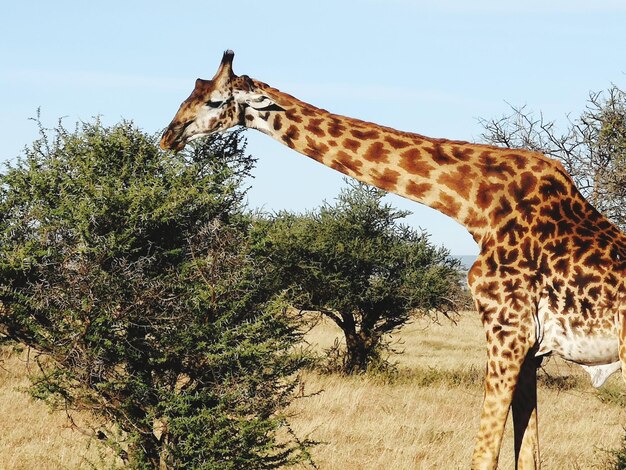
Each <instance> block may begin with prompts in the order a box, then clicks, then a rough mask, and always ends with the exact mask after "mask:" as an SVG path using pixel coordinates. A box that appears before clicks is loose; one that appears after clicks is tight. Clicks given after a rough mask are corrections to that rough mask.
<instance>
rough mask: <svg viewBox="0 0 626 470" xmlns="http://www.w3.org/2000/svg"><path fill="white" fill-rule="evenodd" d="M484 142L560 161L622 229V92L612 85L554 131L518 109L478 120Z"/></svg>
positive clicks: (625, 124) (625, 111)
mask: <svg viewBox="0 0 626 470" xmlns="http://www.w3.org/2000/svg"><path fill="white" fill-rule="evenodd" d="M481 122H482V125H483V127H484V129H485V132H484V133H483V135H482V137H483V139H484V140H486V141H487V142H490V143H494V144H497V145H504V146H507V147H511V148H527V149H530V150H536V151H539V152H542V153H544V154H546V155H549V156H550V157H553V158H556V159H558V160H560V161H561V162H562V163H563V165H564V166H565V169H566V170H567V171H568V172H569V174H570V175H571V176H572V179H573V180H574V183H575V184H576V186H577V187H578V189H579V190H580V191H581V192H582V194H583V195H584V196H585V197H586V198H587V200H588V201H589V202H590V203H591V204H593V205H594V206H595V207H596V209H598V210H599V211H600V212H602V213H603V214H604V215H605V216H606V217H608V218H609V219H611V220H612V221H613V222H614V223H615V224H617V225H618V226H620V227H621V228H622V229H623V230H626V211H624V206H625V205H626V93H625V92H624V91H622V90H620V89H619V88H618V87H617V86H612V87H610V88H609V89H608V90H607V91H606V92H600V93H591V94H590V95H589V99H588V102H587V107H586V109H585V110H584V111H583V112H582V113H581V115H580V116H579V117H578V118H575V119H573V120H570V121H569V124H568V126H567V128H566V129H565V130H564V131H563V132H560V131H559V130H558V128H557V126H556V124H555V123H554V122H553V121H547V120H545V119H544V117H543V115H539V117H537V116H535V115H534V114H533V113H531V112H528V111H526V110H525V109H524V108H513V112H512V113H511V114H510V115H508V116H504V117H502V118H500V119H492V120H482V121H481Z"/></svg>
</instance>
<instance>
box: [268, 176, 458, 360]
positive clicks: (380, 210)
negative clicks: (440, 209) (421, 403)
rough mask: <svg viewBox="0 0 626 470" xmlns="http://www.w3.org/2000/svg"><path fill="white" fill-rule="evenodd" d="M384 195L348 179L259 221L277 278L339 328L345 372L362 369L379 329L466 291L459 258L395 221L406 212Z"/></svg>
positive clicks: (444, 307)
mask: <svg viewBox="0 0 626 470" xmlns="http://www.w3.org/2000/svg"><path fill="white" fill-rule="evenodd" d="M384 195H385V193H384V192H383V191H380V190H378V189H375V188H372V187H369V186H366V185H364V184H360V183H351V184H350V186H349V187H348V188H347V189H344V190H343V191H342V192H341V194H340V195H339V197H338V198H337V200H336V203H335V204H332V205H331V204H325V205H323V206H322V207H320V208H319V210H317V211H311V212H308V213H305V214H303V215H296V214H289V213H284V212H283V213H279V214H277V215H276V216H275V217H272V218H271V219H269V220H265V221H261V222H260V223H259V224H258V229H259V230H258V231H259V232H260V233H261V235H260V236H259V237H258V238H259V241H258V242H257V250H259V251H261V252H263V253H265V256H266V257H267V258H268V259H269V260H270V261H271V269H272V270H273V272H274V276H275V277H274V278H275V282H276V283H277V284H279V285H281V286H283V287H288V288H289V289H290V290H289V292H290V297H289V298H290V299H291V301H292V303H293V304H294V305H295V306H297V307H298V308H300V309H304V310H318V311H320V312H322V313H323V314H324V315H326V316H327V317H328V318H330V319H332V320H333V321H334V322H335V323H336V324H337V325H338V326H339V327H340V328H341V329H342V330H343V332H344V334H345V337H346V347H347V354H346V357H345V362H344V370H345V371H347V372H351V371H363V370H365V369H366V368H367V367H368V364H369V363H370V362H371V361H372V360H373V359H375V358H376V357H378V354H379V353H380V346H381V340H382V338H383V336H384V335H385V334H387V333H390V332H392V331H394V330H395V329H397V328H399V327H400V326H402V325H404V324H405V323H406V322H407V321H409V319H410V318H411V316H412V315H415V314H418V313H421V314H431V313H434V312H437V311H438V312H443V313H446V314H447V313H449V312H452V311H456V310H457V309H458V308H459V306H460V305H462V304H463V300H464V299H465V297H464V295H463V289H462V287H461V285H460V275H459V262H458V261H457V260H455V259H453V258H451V257H450V256H449V253H448V251H447V250H446V249H444V248H437V247H435V246H433V245H432V244H431V243H430V242H429V240H428V236H427V235H426V234H425V233H424V232H418V231H415V230H413V229H411V228H409V227H407V226H404V225H402V224H400V222H399V221H400V219H402V218H403V217H404V216H406V215H407V213H406V212H403V211H399V210H397V209H395V208H393V207H392V206H391V205H389V204H387V203H385V202H384V201H383V198H384Z"/></svg>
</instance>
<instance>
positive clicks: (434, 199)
mask: <svg viewBox="0 0 626 470" xmlns="http://www.w3.org/2000/svg"><path fill="white" fill-rule="evenodd" d="M233 57H234V53H233V52H232V51H226V52H225V53H224V56H223V59H222V62H221V64H220V66H219V69H218V71H217V73H216V74H215V76H214V77H213V79H212V80H202V79H198V80H196V83H195V88H194V90H193V92H192V93H191V95H190V96H189V98H187V99H186V100H185V101H184V102H183V103H182V104H181V105H180V108H179V110H178V112H177V113H176V115H175V116H174V118H173V120H172V122H171V124H170V125H169V127H168V128H167V129H166V130H165V132H164V133H163V136H162V138H161V142H160V145H161V147H162V148H163V149H169V150H175V151H179V150H181V149H183V148H184V147H185V145H186V144H187V143H188V142H189V141H191V140H193V139H196V138H199V137H201V136H205V135H209V134H212V133H215V132H220V131H224V130H227V129H229V128H231V127H234V126H238V125H240V126H245V127H248V128H252V129H257V130H259V131H261V132H263V133H265V134H267V135H269V136H270V137H273V138H274V139H276V140H278V141H279V142H281V143H282V144H284V145H286V146H288V147H289V148H291V149H293V150H295V151H297V152H299V153H302V154H304V155H306V156H308V157H310V158H312V159H314V160H316V161H318V162H320V163H322V164H324V165H326V166H329V167H331V168H333V169H335V170H338V171H340V172H341V173H344V174H346V175H348V176H351V177H354V178H356V179H357V180H360V181H363V182H365V183H368V184H371V185H374V186H377V187H379V188H381V189H383V190H386V191H390V192H393V193H396V194H399V195H401V196H404V197H406V198H408V199H411V200H413V201H416V202H418V203H422V204H425V205H427V206H429V207H432V208H434V209H436V210H438V211H440V212H442V213H443V214H445V215H447V216H449V217H451V218H452V219H454V220H456V221H457V222H459V223H461V224H462V225H463V226H464V227H465V228H466V229H467V230H468V231H469V232H470V234H471V235H472V236H473V238H474V240H475V241H476V242H477V244H478V245H479V248H480V254H479V256H478V258H477V260H476V262H475V263H474V265H473V266H472V267H471V269H470V272H469V276H468V284H469V287H470V290H471V292H472V295H473V298H474V302H475V305H476V309H477V311H478V313H479V315H480V318H481V321H482V324H483V326H484V330H485V337H486V341H487V364H486V372H485V382H484V399H483V406H482V412H481V416H480V425H479V429H478V432H477V437H476V442H475V446H474V451H473V455H472V468H475V469H493V468H496V466H497V463H498V455H499V452H500V446H501V441H502V435H503V432H504V427H505V424H506V421H507V419H508V415H509V410H511V411H512V415H513V427H514V446H515V459H516V462H515V463H516V468H520V469H522V468H523V469H527V468H534V469H536V468H539V467H540V455H539V443H538V426H537V374H536V370H537V367H538V366H539V363H540V362H541V359H542V358H543V357H544V356H547V355H550V354H555V355H558V356H561V357H563V358H564V359H566V360H569V361H572V362H574V363H578V364H580V365H583V366H585V368H586V370H587V371H588V372H589V373H590V375H591V376H592V379H593V383H594V385H597V386H599V385H601V384H602V382H603V381H604V380H605V379H606V377H607V376H608V375H610V374H611V373H613V372H616V371H617V370H619V369H620V365H621V364H623V363H624V361H626V342H625V338H626V322H624V314H625V313H626V302H625V300H626V285H625V284H626V276H625V273H626V235H624V234H622V233H621V232H620V231H619V230H618V229H617V228H616V227H615V226H614V225H613V224H612V223H611V222H610V221H609V220H607V219H606V218H605V217H604V216H602V215H601V214H600V213H599V212H597V211H596V210H595V209H594V208H593V207H592V206H591V205H590V204H589V203H588V202H587V201H586V200H585V199H584V198H583V196H582V195H581V194H580V192H579V191H578V190H577V189H576V187H575V186H574V184H573V182H572V180H571V178H570V177H569V175H568V174H567V172H566V171H565V169H564V168H563V166H562V165H561V164H560V163H559V162H558V161H556V160H553V159H550V158H548V157H546V156H544V155H543V154H540V153H536V152H531V151H526V150H513V149H507V148H500V147H494V146H489V145H482V144H475V143H468V142H462V141H454V140H445V139H435V138H429V137H425V136H423V135H420V134H415V133H409V132H402V131H398V130H395V129H393V128H389V127H384V126H380V125H377V124H373V123H369V122H365V121H361V120H358V119H353V118H349V117H344V116H340V115H336V114H332V113H330V112H328V111H326V110H324V109H319V108H316V107H314V106H312V105H310V104H307V103H304V102H302V101H300V100H298V99H296V98H294V97H293V96H290V95H288V94H285V93H282V92H280V91H278V90H277V89H275V88H272V87H270V86H269V85H267V84H265V83H263V82H260V81H258V80H254V79H252V78H250V77H248V76H246V75H241V76H238V75H235V73H234V72H233V69H232V62H233ZM621 369H622V375H623V377H624V379H625V380H626V374H624V371H626V367H621Z"/></svg>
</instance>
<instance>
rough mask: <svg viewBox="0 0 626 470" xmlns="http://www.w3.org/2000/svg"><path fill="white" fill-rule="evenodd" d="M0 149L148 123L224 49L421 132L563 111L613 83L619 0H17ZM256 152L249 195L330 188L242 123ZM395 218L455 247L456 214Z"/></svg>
mask: <svg viewBox="0 0 626 470" xmlns="http://www.w3.org/2000/svg"><path fill="white" fill-rule="evenodd" d="M2 17H3V21H2V23H3V26H2V29H1V30H0V51H1V55H0V57H2V61H1V62H0V102H1V103H2V106H1V108H0V141H1V142H2V145H1V148H0V160H11V159H13V158H15V157H16V156H17V155H19V153H20V151H21V149H22V148H23V147H24V146H25V145H27V144H29V143H30V142H31V141H32V140H33V139H34V138H35V137H36V134H37V128H36V126H35V124H34V123H33V122H32V121H31V120H29V118H30V117H33V116H34V115H35V114H36V110H37V108H39V107H40V108H41V113H42V118H43V122H44V124H46V125H48V126H52V125H54V124H55V123H56V121H57V120H58V119H59V118H61V117H63V118H64V122H65V123H66V125H68V126H71V125H72V124H73V123H74V122H76V121H78V120H90V119H91V118H92V117H93V116H97V115H100V116H102V119H103V121H104V122H105V124H113V123H115V122H117V121H119V120H120V119H122V118H126V119H132V120H134V121H135V123H136V124H137V125H138V126H139V127H141V128H142V129H144V130H146V131H148V132H159V131H161V130H162V129H163V128H164V127H165V126H166V125H167V124H168V123H169V121H170V120H171V118H172V117H173V115H174V113H175V111H176V109H177V108H178V105H179V104H180V102H181V101H182V100H183V99H184V98H186V97H187V95H188V94H189V92H190V91H191V89H192V87H193V82H194V80H195V78H197V77H202V78H211V77H212V76H213V74H214V72H215V70H216V67H217V65H218V63H219V60H220V58H221V55H222V52H223V51H224V50H225V49H229V48H230V49H233V50H234V51H235V53H236V56H235V63H234V69H235V72H236V73H238V74H247V75H250V76H252V77H254V78H257V79H259V80H262V81H265V82H267V83H269V84H270V85H272V86H275V87H277V88H279V89H281V90H282V91H285V92H288V93H290V94H293V95H295V96H297V97H298V98H301V99H303V100H305V101H308V102H310V103H312V104H315V105H316V106H319V107H324V108H326V109H328V110H330V111H333V112H336V113H340V114H345V115H349V116H353V117H357V118H360V119H365V120H370V121H374V122H377V123H380V124H383V125H388V126H392V127H396V128H398V129H402V130H407V131H415V132H419V133H421V134H425V135H429V136H432V137H445V138H451V139H462V140H470V141H471V140H477V139H478V138H479V136H480V133H481V126H480V124H479V123H478V118H481V117H482V118H491V117H498V116H501V115H502V114H505V113H507V112H508V110H509V107H508V104H507V103H510V104H513V105H516V106H520V105H526V106H527V108H528V109H531V110H534V111H537V112H539V111H541V112H543V114H544V116H545V117H546V118H548V119H555V120H557V121H559V122H565V119H566V116H567V115H568V114H571V115H572V116H576V115H578V113H580V111H581V110H582V109H583V108H584V106H585V101H586V98H587V96H588V93H589V91H592V90H593V91H599V90H603V89H606V88H607V87H609V86H610V85H611V83H615V84H616V85H618V86H620V87H621V88H623V89H624V88H626V27H625V26H624V25H626V2H623V1H618V0H593V1H587V0H585V1H583V0H569V1H566V0H553V1H549V2H548V1H547V0H542V1H538V0H526V1H524V2H522V1H517V2H511V1H502V0H500V1H492V0H474V1H472V2H466V1H461V0H441V1H409V0H384V1H383V0H361V1H358V2H357V1H341V0H334V1H333V0H321V1H311V2H303V3H301V2H295V1H293V0H292V1H271V0H266V1H263V2H261V1H248V0H239V1H230V2H227V1H184V0H182V1H177V2H172V1H168V2H163V1H159V0H153V1H132V0H125V1H117V0H110V1H107V2H83V1H63V0H56V1H54V2H44V1H39V2H37V1H34V0H30V1H29V0H23V1H20V2H6V3H5V4H4V5H3V7H2ZM247 136H248V151H249V152H250V153H252V154H253V155H254V156H255V157H257V158H258V159H259V163H258V167H257V169H256V171H255V176H256V178H255V180H254V181H253V186H252V189H251V191H250V193H249V203H250V205H251V206H253V207H263V208H265V209H267V210H279V209H290V210H297V211H302V210H305V209H310V208H314V207H316V206H318V205H319V204H321V202H322V201H323V200H329V201H330V200H332V199H333V198H334V197H335V196H336V194H337V193H338V191H339V188H341V187H342V186H343V182H342V177H341V175H339V174H338V173H336V172H334V171H333V170H330V169H328V168H325V167H323V166H321V165H319V164H317V163H315V162H313V161H310V160H309V159H307V158H304V157H302V156H300V155H299V154H296V153H294V152H292V151H290V150H289V149H287V148H285V147H283V146H281V145H280V144H278V143H277V142H274V141H273V140H272V139H270V138H268V137H267V136H264V135H262V134H260V133H257V132H255V131H248V133H247ZM390 201H391V202H392V203H393V204H394V205H396V206H398V207H401V208H403V209H408V210H411V211H412V212H413V215H412V216H410V217H408V218H407V219H406V222H407V223H409V224H410V225H412V226H415V227H422V228H424V229H426V230H427V231H428V232H429V233H431V235H432V238H431V240H432V241H433V242H435V243H437V244H443V245H445V246H447V247H448V248H449V249H450V250H451V251H452V253H454V254H475V253H477V250H478V248H477V247H476V245H475V244H474V242H473V241H472V239H471V237H470V236H469V234H467V232H466V231H465V229H464V228H463V227H461V226H459V225H458V224H456V223H455V222H453V221H452V220H450V219H448V218H446V217H445V216H443V215H440V214H439V213H437V212H435V211H433V210H431V209H429V208H426V207H423V206H420V205H418V204H415V203H413V202H410V201H406V200H403V199H401V198H398V197H390Z"/></svg>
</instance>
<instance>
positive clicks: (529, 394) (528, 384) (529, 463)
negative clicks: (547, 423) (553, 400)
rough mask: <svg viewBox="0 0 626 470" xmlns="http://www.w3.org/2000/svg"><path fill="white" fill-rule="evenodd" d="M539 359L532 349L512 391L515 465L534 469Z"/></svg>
mask: <svg viewBox="0 0 626 470" xmlns="http://www.w3.org/2000/svg"><path fill="white" fill-rule="evenodd" d="M540 362H541V360H540V359H538V358H536V357H535V350H534V348H533V349H531V350H530V352H529V353H528V354H527V355H526V359H525V360H524V363H523V364H522V369H521V370H520V374H519V378H518V380H517V386H516V388H515V393H514V394H513V404H512V406H511V408H512V410H513V429H514V434H515V468H517V469H520V470H527V469H531V470H535V469H538V468H539V466H540V461H539V435H538V427H537V367H538V366H539V364H540Z"/></svg>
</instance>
